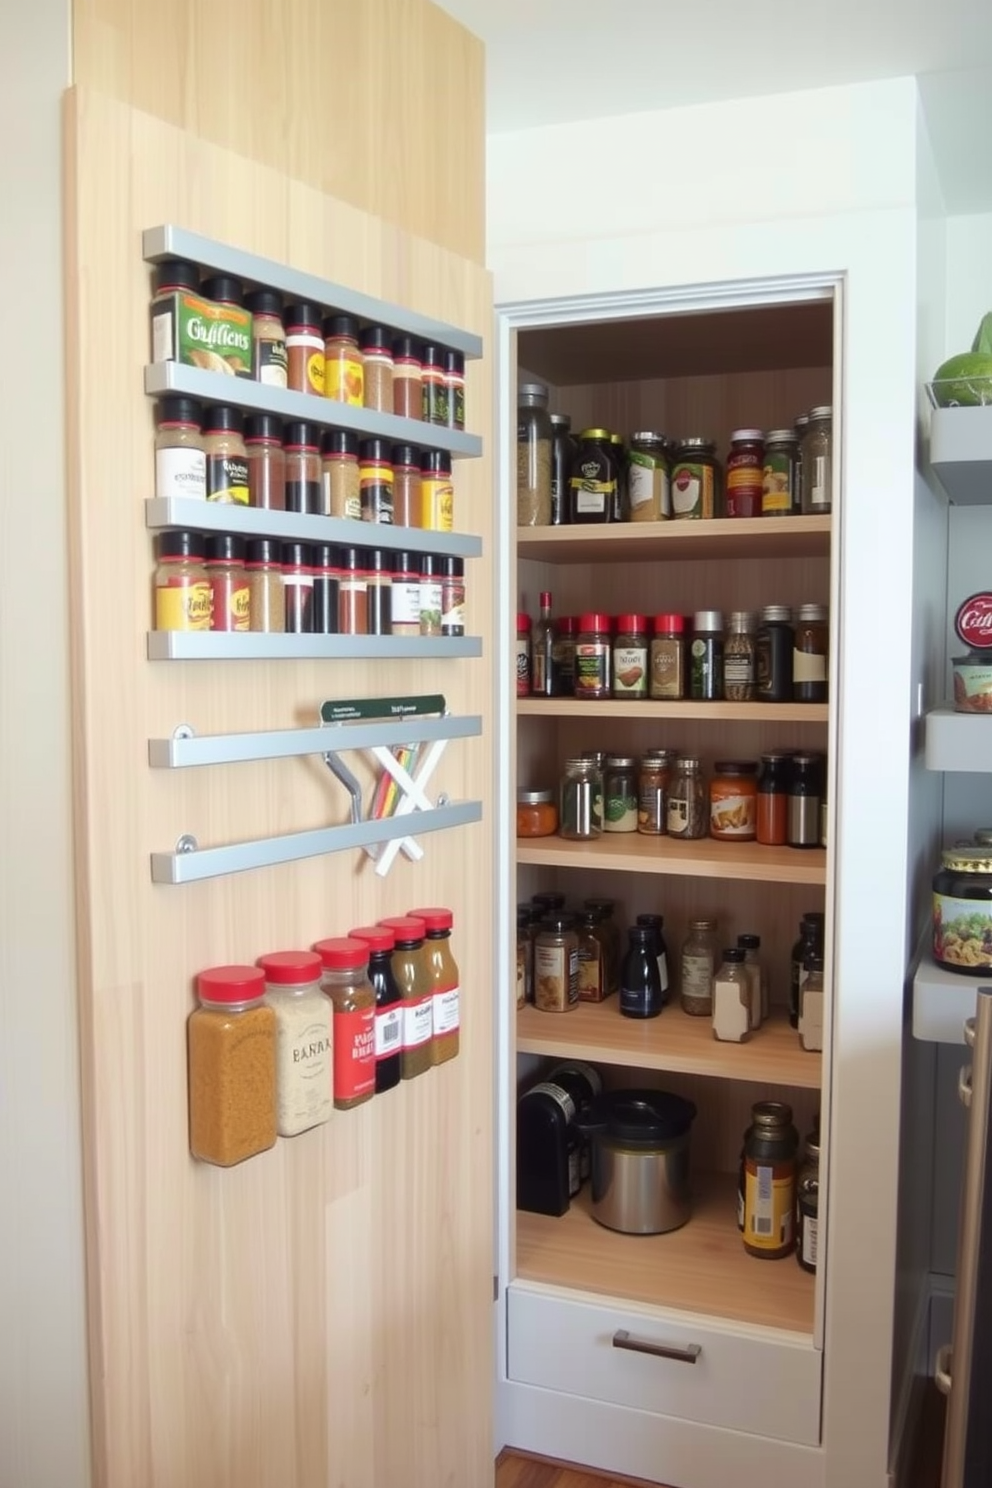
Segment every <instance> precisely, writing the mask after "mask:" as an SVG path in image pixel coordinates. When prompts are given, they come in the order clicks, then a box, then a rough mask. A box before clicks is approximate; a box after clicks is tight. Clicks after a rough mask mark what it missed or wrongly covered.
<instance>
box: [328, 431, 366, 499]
mask: <svg viewBox="0 0 992 1488" xmlns="http://www.w3.org/2000/svg"><path fill="white" fill-rule="evenodd" d="M321 480H322V484H323V503H322V504H323V513H324V516H325V517H349V518H351V520H352V521H354V522H358V521H360V520H361V516H362V496H361V485H360V481H359V473H358V435H357V434H352V433H350V432H349V431H348V430H347V429H328V431H327V433H326V434H325V435H324V440H323V448H322V451H321Z"/></svg>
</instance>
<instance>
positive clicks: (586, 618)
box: [575, 610, 613, 702]
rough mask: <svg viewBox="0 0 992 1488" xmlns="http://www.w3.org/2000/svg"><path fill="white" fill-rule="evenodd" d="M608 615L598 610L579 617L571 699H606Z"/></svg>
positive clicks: (610, 656) (609, 657)
mask: <svg viewBox="0 0 992 1488" xmlns="http://www.w3.org/2000/svg"><path fill="white" fill-rule="evenodd" d="M611 635H612V625H611V621H610V617H609V615H604V614H602V613H601V612H600V611H598V610H594V611H589V612H588V613H586V614H584V615H580V616H579V633H578V635H577V636H576V637H575V696H576V697H577V698H581V699H582V700H583V701H584V702H601V701H602V700H603V699H605V698H609V696H610V692H611V685H610V684H611V675H612V666H611V662H612V659H613V646H612V640H611Z"/></svg>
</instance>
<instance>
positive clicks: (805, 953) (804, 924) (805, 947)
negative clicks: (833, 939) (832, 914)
mask: <svg viewBox="0 0 992 1488" xmlns="http://www.w3.org/2000/svg"><path fill="white" fill-rule="evenodd" d="M823 923H824V916H823V915H822V914H820V913H819V912H818V911H816V910H811V911H810V912H809V913H808V914H804V915H803V917H802V920H801V922H800V925H799V939H798V940H797V941H796V943H795V945H794V946H793V947H792V974H791V976H790V979H789V1022H790V1024H791V1025H792V1027H793V1028H798V1027H799V1003H800V998H801V994H802V990H803V982H804V981H805V980H806V962H807V961H808V960H809V958H810V957H811V956H822V955H823Z"/></svg>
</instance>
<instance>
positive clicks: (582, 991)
mask: <svg viewBox="0 0 992 1488" xmlns="http://www.w3.org/2000/svg"><path fill="white" fill-rule="evenodd" d="M575 933H576V936H577V938H578V958H579V1001H580V1002H602V1001H603V1000H604V998H605V997H606V995H607V993H606V957H607V950H606V942H605V937H604V935H603V929H602V920H601V918H600V916H599V915H598V914H597V913H596V912H595V910H592V909H584V910H583V911H582V913H581V914H580V915H579V916H578V917H577V923H576V929H575Z"/></svg>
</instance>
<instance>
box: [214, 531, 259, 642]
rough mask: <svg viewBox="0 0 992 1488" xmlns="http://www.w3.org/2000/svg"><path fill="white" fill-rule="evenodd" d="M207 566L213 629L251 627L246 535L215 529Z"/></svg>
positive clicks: (244, 628)
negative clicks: (246, 570) (239, 535)
mask: <svg viewBox="0 0 992 1488" xmlns="http://www.w3.org/2000/svg"><path fill="white" fill-rule="evenodd" d="M204 568H205V569H206V572H207V578H208V579H209V581H210V595H211V612H210V629H211V630H250V629H251V624H250V616H251V601H250V590H249V587H248V575H247V573H246V572H245V540H244V538H243V537H237V536H236V535H235V534H233V533H230V532H215V533H213V534H212V535H211V536H210V537H208V538H207V552H206V561H205V563H204Z"/></svg>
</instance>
